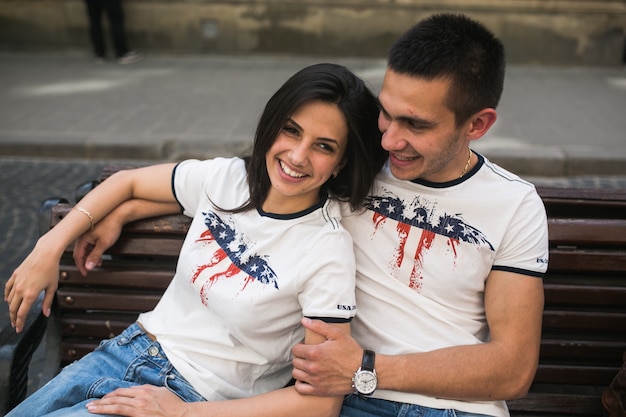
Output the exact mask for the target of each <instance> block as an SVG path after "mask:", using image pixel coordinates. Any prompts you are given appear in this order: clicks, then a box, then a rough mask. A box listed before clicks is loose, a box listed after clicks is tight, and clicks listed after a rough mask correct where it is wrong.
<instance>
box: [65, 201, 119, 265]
mask: <svg viewBox="0 0 626 417" xmlns="http://www.w3.org/2000/svg"><path fill="white" fill-rule="evenodd" d="M123 226H124V220H123V219H121V218H120V216H117V215H116V212H115V210H114V211H113V212H111V213H110V214H109V215H108V216H106V217H105V218H103V219H102V220H100V221H99V222H98V223H96V225H95V226H94V228H93V230H91V231H88V232H85V233H84V234H83V235H81V236H80V237H79V238H78V239H76V244H75V245H74V262H75V263H76V267H77V268H78V270H79V271H80V273H81V274H82V275H83V276H85V275H87V273H88V272H89V271H91V270H92V269H94V268H95V267H97V266H100V265H102V254H103V253H104V252H105V251H106V250H107V249H109V248H110V247H111V246H113V245H114V244H115V242H117V239H119V237H120V234H121V233H122V227H123Z"/></svg>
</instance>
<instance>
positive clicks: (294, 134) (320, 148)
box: [262, 100, 348, 214]
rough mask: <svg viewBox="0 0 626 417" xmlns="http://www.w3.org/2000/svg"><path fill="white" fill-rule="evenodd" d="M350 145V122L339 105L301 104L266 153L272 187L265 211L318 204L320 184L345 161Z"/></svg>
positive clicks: (284, 211) (286, 210) (281, 211)
mask: <svg viewBox="0 0 626 417" xmlns="http://www.w3.org/2000/svg"><path fill="white" fill-rule="evenodd" d="M347 145H348V125H347V122H346V119H345V117H344V116H343V113H341V111H340V110H339V108H338V107H337V106H336V105H335V104H331V103H326V102H323V101H320V100H314V101H310V102H306V103H303V104H302V105H300V107H298V108H297V109H296V111H295V112H294V113H293V115H292V116H291V117H290V118H289V119H288V120H287V122H286V123H285V125H284V126H283V128H282V129H281V131H280V133H279V134H278V136H277V137H276V140H275V141H274V143H273V144H272V146H271V147H270V149H269V151H268V152H267V154H266V155H265V162H266V164H267V173H268V175H269V178H270V182H271V187H270V190H269V192H268V194H267V197H266V199H265V201H264V202H263V207H262V208H263V210H264V211H266V212H268V213H276V214H290V213H295V212H298V211H301V210H305V209H307V208H309V207H311V206H312V205H314V204H315V203H317V202H318V201H319V190H320V187H321V186H322V185H323V184H324V183H325V182H326V181H327V180H328V179H329V178H330V176H331V175H333V174H335V173H338V172H339V170H340V169H341V168H342V167H343V165H344V164H345V162H344V154H345V150H346V147H347Z"/></svg>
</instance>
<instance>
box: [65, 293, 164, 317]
mask: <svg viewBox="0 0 626 417" xmlns="http://www.w3.org/2000/svg"><path fill="white" fill-rule="evenodd" d="M56 298H57V303H58V304H59V308H62V309H65V310H81V309H82V310H113V311H136V312H144V311H149V310H152V309H153V308H154V306H156V304H157V303H158V302H159V300H160V299H161V293H158V292H157V293H145V292H131V291H122V290H119V291H108V290H100V289H89V290H82V291H81V290H79V289H71V287H60V288H59V289H58V290H57V295H56Z"/></svg>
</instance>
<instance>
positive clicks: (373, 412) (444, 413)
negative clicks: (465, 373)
mask: <svg viewBox="0 0 626 417" xmlns="http://www.w3.org/2000/svg"><path fill="white" fill-rule="evenodd" d="M339 417H486V416H485V415H484V414H474V413H466V412H464V411H457V410H441V409H437V408H430V407H424V406H421V405H416V404H406V403H398V402H395V401H388V400H380V399H377V398H364V397H359V396H358V395H354V394H352V395H348V396H347V397H346V398H345V399H344V401H343V407H342V408H341V414H340V415H339Z"/></svg>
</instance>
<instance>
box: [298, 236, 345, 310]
mask: <svg viewBox="0 0 626 417" xmlns="http://www.w3.org/2000/svg"><path fill="white" fill-rule="evenodd" d="M294 262H297V260H294ZM301 271H303V272H302V276H303V277H304V279H303V282H302V285H301V291H300V293H299V296H298V299H299V301H300V305H301V306H302V312H303V315H304V316H306V317H310V318H317V319H321V320H324V321H327V322H348V321H350V320H351V319H352V318H353V317H354V315H355V314H356V300H355V273H356V268H355V260H354V250H353V247H352V238H351V237H350V234H349V233H348V232H347V231H346V230H345V229H343V228H339V229H336V230H333V231H332V232H331V233H325V234H324V235H323V236H321V237H320V238H318V239H316V240H315V241H314V242H312V245H311V249H310V251H309V254H308V256H307V257H306V259H304V260H302V261H301Z"/></svg>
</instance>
